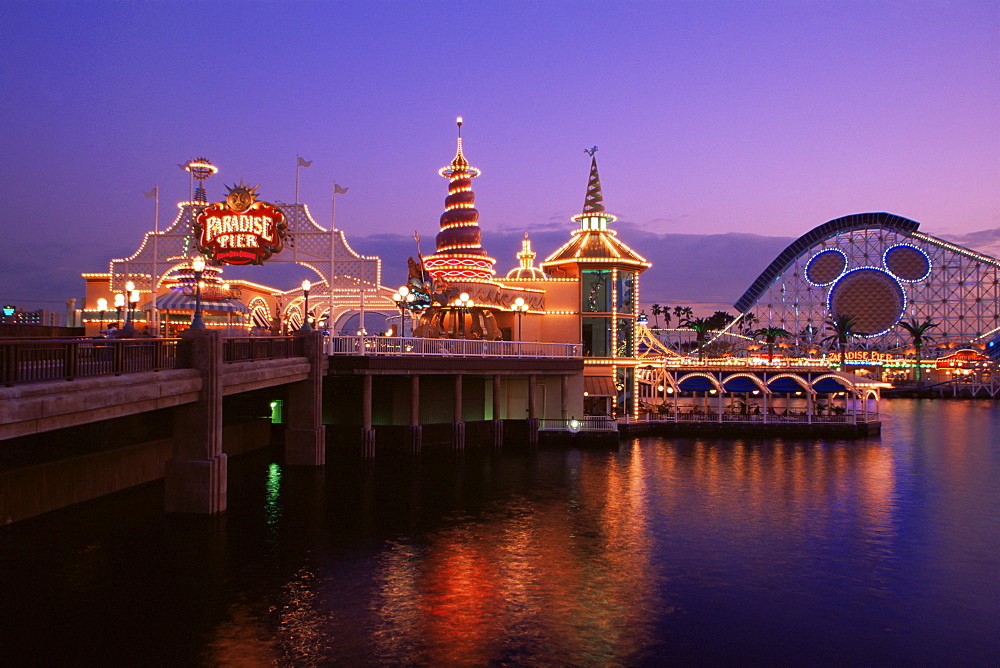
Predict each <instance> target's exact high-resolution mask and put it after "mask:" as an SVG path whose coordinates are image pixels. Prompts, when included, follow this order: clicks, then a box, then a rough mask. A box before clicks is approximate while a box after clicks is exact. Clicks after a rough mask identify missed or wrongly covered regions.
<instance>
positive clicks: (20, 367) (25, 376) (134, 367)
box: [0, 339, 180, 386]
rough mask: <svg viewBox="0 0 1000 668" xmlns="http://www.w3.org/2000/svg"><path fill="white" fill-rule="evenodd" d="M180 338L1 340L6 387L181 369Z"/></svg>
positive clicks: (2, 379)
mask: <svg viewBox="0 0 1000 668" xmlns="http://www.w3.org/2000/svg"><path fill="white" fill-rule="evenodd" d="M179 343H180V341H179V340H178V339H45V340H39V339H32V340H25V339H8V340H0V382H3V384H4V385H8V386H10V385H15V384H18V383H38V382H44V381H51V380H72V379H74V378H88V377H93V376H107V375H118V374H123V373H135V372H138V371H160V370H162V369H176V368H178V366H179V365H178V355H177V353H178V344H179Z"/></svg>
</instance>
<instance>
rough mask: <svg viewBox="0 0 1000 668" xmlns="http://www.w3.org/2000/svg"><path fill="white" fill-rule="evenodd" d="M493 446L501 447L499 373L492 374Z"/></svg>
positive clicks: (491, 431) (501, 425) (501, 424)
mask: <svg viewBox="0 0 1000 668" xmlns="http://www.w3.org/2000/svg"><path fill="white" fill-rule="evenodd" d="M490 433H491V434H492V436H493V447H494V448H500V447H503V420H501V419H500V375H499V374H493V425H492V428H491V429H490Z"/></svg>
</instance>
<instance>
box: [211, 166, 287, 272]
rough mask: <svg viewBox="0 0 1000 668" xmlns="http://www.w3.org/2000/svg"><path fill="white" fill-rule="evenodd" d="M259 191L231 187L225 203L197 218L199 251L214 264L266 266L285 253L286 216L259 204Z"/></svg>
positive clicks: (216, 204)
mask: <svg viewBox="0 0 1000 668" xmlns="http://www.w3.org/2000/svg"><path fill="white" fill-rule="evenodd" d="M259 187H260V186H254V187H252V188H251V187H249V186H245V185H243V184H242V183H241V184H240V185H238V186H236V185H234V186H233V187H232V188H228V187H227V190H229V194H228V195H226V201H225V202H217V203H215V204H209V205H208V206H206V207H205V208H204V209H202V211H201V213H199V214H198V216H197V218H195V224H194V230H195V234H196V235H197V243H198V250H199V251H201V252H202V253H203V254H204V255H205V256H206V257H207V258H209V259H210V260H211V261H212V263H213V264H263V263H264V260H266V259H268V258H269V257H271V256H272V255H273V254H275V253H280V252H281V249H282V247H283V243H284V239H285V228H286V227H287V225H286V224H285V214H284V213H283V212H282V211H281V209H279V208H278V207H276V206H274V205H273V204H269V203H267V202H258V201H257V188H259Z"/></svg>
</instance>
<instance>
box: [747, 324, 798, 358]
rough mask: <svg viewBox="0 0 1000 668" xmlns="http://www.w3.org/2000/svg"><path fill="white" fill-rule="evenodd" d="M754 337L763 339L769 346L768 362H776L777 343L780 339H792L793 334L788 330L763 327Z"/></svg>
mask: <svg viewBox="0 0 1000 668" xmlns="http://www.w3.org/2000/svg"><path fill="white" fill-rule="evenodd" d="M753 335H754V336H760V337H763V339H764V343H765V344H766V345H767V361H768V362H771V361H773V360H774V344H775V342H777V340H778V339H790V338H792V333H791V332H789V331H788V330H787V329H782V328H781V327H761V328H760V329H757V330H754V332H753Z"/></svg>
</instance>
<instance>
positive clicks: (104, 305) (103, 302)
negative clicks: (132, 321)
mask: <svg viewBox="0 0 1000 668" xmlns="http://www.w3.org/2000/svg"><path fill="white" fill-rule="evenodd" d="M97 310H98V311H100V312H101V328H100V329H99V330H97V333H98V334H100V333H101V332H102V331H104V312H105V311H107V310H108V300H107V299H105V298H104V297H101V298H100V299H98V300H97Z"/></svg>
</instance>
